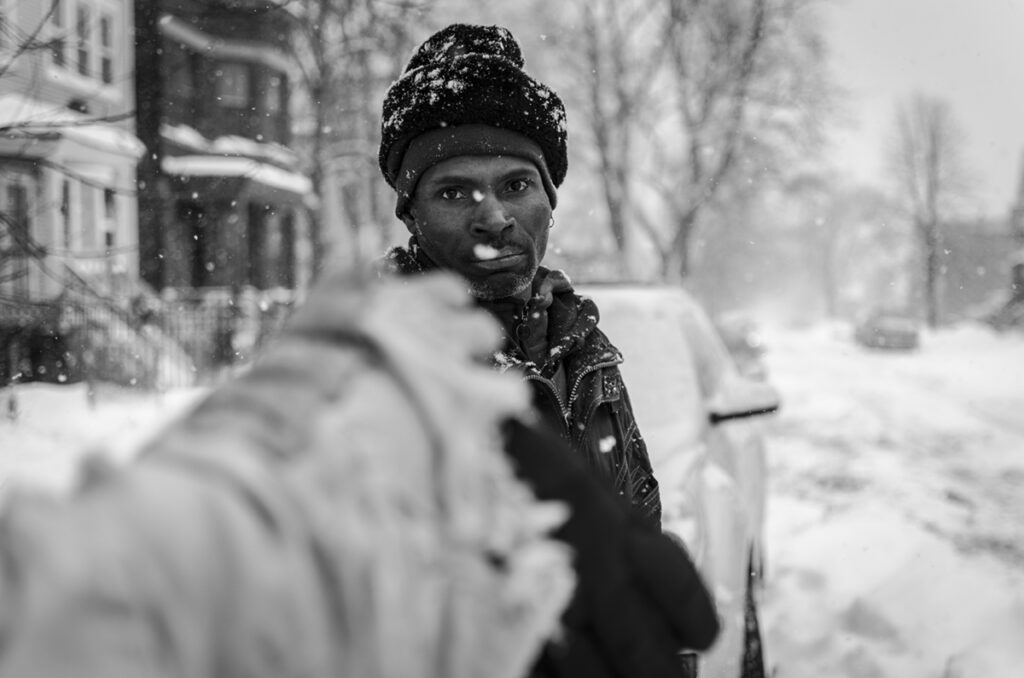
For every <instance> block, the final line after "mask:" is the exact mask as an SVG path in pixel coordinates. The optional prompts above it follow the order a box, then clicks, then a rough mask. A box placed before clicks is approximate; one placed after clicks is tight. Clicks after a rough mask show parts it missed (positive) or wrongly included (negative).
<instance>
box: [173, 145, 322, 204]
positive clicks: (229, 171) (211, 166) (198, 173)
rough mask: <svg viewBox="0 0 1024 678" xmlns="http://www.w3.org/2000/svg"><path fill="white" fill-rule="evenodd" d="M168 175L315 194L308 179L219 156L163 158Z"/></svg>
mask: <svg viewBox="0 0 1024 678" xmlns="http://www.w3.org/2000/svg"><path fill="white" fill-rule="evenodd" d="M162 166H163V170H164V172H167V173H168V174H178V175H181V176H188V177H242V178H245V179H249V180H251V181H256V182H259V183H261V184H264V185H266V186H271V187H273V188H280V189H283V190H286V191H291V192H292V193H297V194H299V195H307V194H309V193H312V192H313V183H312V182H311V181H310V180H309V177H307V176H305V175H302V174H299V173H298V172H290V171H288V170H284V169H281V168H280V167H274V166H273V165H268V164H266V163H263V162H259V161H258V160H253V159H252V158H238V157H229V156H216V155H182V156H168V157H165V158H164V159H163V164H162Z"/></svg>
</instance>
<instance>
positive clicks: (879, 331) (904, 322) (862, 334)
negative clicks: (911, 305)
mask: <svg viewBox="0 0 1024 678" xmlns="http://www.w3.org/2000/svg"><path fill="white" fill-rule="evenodd" d="M853 338H854V341H856V342H857V343H858V344H860V345H861V346H866V347H868V348H881V349H892V350H902V351H908V350H913V349H915V348H918V347H919V346H920V343H921V331H920V326H919V323H918V321H917V319H915V318H914V316H913V315H911V314H909V313H902V312H895V311H875V312H873V313H870V314H869V315H868V316H867V317H865V318H864V319H863V320H862V321H860V322H859V323H857V325H856V326H855V327H854V330H853Z"/></svg>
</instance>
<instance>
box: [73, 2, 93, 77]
mask: <svg viewBox="0 0 1024 678" xmlns="http://www.w3.org/2000/svg"><path fill="white" fill-rule="evenodd" d="M90 20H91V17H90V12H89V6H88V5H86V4H79V5H78V6H77V7H76V8H75V45H76V52H75V53H76V55H77V58H76V60H75V64H76V66H77V69H78V74H79V75H83V76H85V77H89V75H90V73H91V72H92V68H91V64H90V63H89V62H90V59H91V56H92V50H91V44H90V43H91V37H90V33H91V32H92V31H91V30H90V29H91V26H90V25H89V24H90Z"/></svg>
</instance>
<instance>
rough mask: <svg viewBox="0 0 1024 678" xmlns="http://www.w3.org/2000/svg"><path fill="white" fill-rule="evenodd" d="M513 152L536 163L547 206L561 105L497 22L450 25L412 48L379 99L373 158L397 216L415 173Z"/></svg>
mask: <svg viewBox="0 0 1024 678" xmlns="http://www.w3.org/2000/svg"><path fill="white" fill-rule="evenodd" d="M500 154H507V155H516V156H519V157H523V158H526V159H528V160H530V161H532V162H533V163H534V164H535V165H537V169H538V170H539V171H540V174H541V179H542V181H543V183H544V190H545V191H546V192H547V194H548V198H549V200H550V201H551V206H552V207H554V206H555V203H556V191H555V189H556V187H557V186H559V185H561V183H562V181H563V180H564V179H565V172H566V168H567V165H568V160H567V156H566V128H565V107H564V106H563V105H562V100H561V99H559V98H558V95H557V94H555V93H554V92H553V91H552V90H551V89H550V88H548V87H547V86H546V85H544V84H543V83H540V82H538V81H536V80H534V79H533V78H531V77H530V76H529V75H527V74H526V73H525V72H524V71H523V55H522V52H521V51H520V49H519V45H518V43H516V40H515V38H514V37H513V36H512V34H511V33H510V32H509V31H508V29H505V28H502V27H501V26H475V25H469V24H452V25H451V26H448V27H447V28H444V29H442V30H440V31H438V32H437V33H435V34H434V35H432V36H431V37H430V38H428V39H427V40H426V42H424V43H423V44H422V45H420V47H419V49H417V50H416V52H415V54H413V56H412V58H411V59H410V60H409V64H408V65H407V66H406V68H405V72H404V73H403V74H402V76H401V77H400V78H399V79H398V80H396V81H395V82H394V83H393V84H392V85H391V88H390V89H389V90H388V93H387V95H386V96H385V97H384V110H383V116H382V121H381V143H380V153H379V156H378V161H379V163H380V169H381V172H382V173H383V174H384V178H385V179H386V180H387V182H388V184H389V185H390V186H391V187H392V188H394V189H395V191H396V192H397V193H398V201H397V204H396V206H395V214H397V215H398V216H399V217H401V216H402V215H403V214H404V213H405V211H406V205H407V203H408V202H409V200H410V198H411V197H412V194H413V192H414V191H415V189H416V183H417V182H418V181H419V179H420V177H421V176H422V174H423V172H425V171H426V170H427V169H429V168H430V167H432V166H433V165H435V164H437V163H439V162H441V161H442V160H445V159H447V158H451V157H454V156H457V155H500Z"/></svg>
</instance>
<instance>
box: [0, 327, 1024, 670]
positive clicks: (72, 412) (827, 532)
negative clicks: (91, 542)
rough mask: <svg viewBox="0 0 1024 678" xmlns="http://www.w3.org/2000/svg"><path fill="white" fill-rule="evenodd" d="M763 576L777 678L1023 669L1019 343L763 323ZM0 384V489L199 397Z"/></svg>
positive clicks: (1016, 339)
mask: <svg viewBox="0 0 1024 678" xmlns="http://www.w3.org/2000/svg"><path fill="white" fill-rule="evenodd" d="M767 341H768V348H769V352H768V356H767V360H768V368H769V372H770V378H771V379H772V381H773V382H774V383H775V384H776V386H777V387H778V388H779V390H780V391H781V393H782V396H783V400H784V404H783V410H782V412H780V414H779V415H777V416H776V417H775V419H774V421H773V422H772V424H771V426H770V439H769V461H770V471H769V473H770V477H769V483H770V498H769V505H768V525H767V541H768V563H767V565H768V571H767V577H768V586H767V589H766V591H765V593H764V596H763V600H762V624H763V627H764V631H765V640H766V645H767V649H768V653H769V661H770V663H771V664H772V665H773V666H774V667H775V668H776V674H775V675H776V678H804V677H807V678H810V677H812V676H813V677H815V678H817V677H819V676H833V677H840V678H843V677H849V678H915V677H918V676H920V677H922V678H923V677H926V676H928V677H931V676H935V677H942V678H971V677H974V676H984V677H985V678H1010V677H1014V678H1016V676H1019V675H1021V671H1022V668H1021V667H1024V644H1022V643H1021V642H1020V640H1021V639H1022V638H1024V336H1021V335H1015V336H1014V335H1007V336H1000V335H995V334H992V333H991V332H989V331H987V330H985V329H983V328H978V327H964V328H959V329H955V330H946V331H942V332H938V333H932V334H927V335H925V337H924V340H923V346H922V349H921V350H919V351H916V352H911V353H879V352H872V351H868V350H865V349H861V348H859V347H857V346H855V345H854V344H853V343H852V342H851V341H850V338H849V333H848V331H847V330H845V329H843V328H837V327H819V328H814V329H813V330H803V331H799V332H795V331H781V330H776V331H772V332H769V333H768V334H767ZM11 393H12V392H11V390H10V389H4V390H0V494H2V490H3V489H4V486H5V485H4V484H5V483H6V486H7V487H9V486H11V485H12V484H14V483H17V482H30V483H36V484H43V485H47V486H51V487H64V486H66V485H67V483H68V481H69V479H70V478H71V474H72V468H73V464H74V459H75V458H76V457H77V456H79V455H80V454H81V453H82V452H83V451H87V450H94V449H106V450H108V451H109V452H110V453H111V454H112V455H113V456H114V457H115V458H124V457H126V456H128V455H129V454H130V453H131V451H132V450H133V449H134V448H135V447H136V446H137V445H138V444H139V443H140V442H141V441H143V440H145V438H147V437H148V436H150V435H152V434H153V432H154V431H155V430H156V428H157V427H158V426H159V424H160V423H161V422H162V421H164V420H166V419H168V418H170V417H172V416H174V415H175V414H177V413H179V412H181V411H183V410H184V409H185V408H187V407H188V406H189V404H191V403H193V402H194V401H195V399H196V398H197V396H199V395H201V393H202V391H200V390H189V391H171V392H168V393H165V394H162V395H157V394H153V395H141V396H140V395H138V394H137V393H135V392H131V391H126V390H118V389H113V388H103V389H101V390H100V391H99V393H98V394H97V398H96V400H95V404H94V405H93V406H92V407H90V406H89V400H88V398H87V397H86V391H85V387H84V386H83V385H76V386H48V385H41V384H30V385H24V386H19V387H18V388H17V390H16V391H14V394H15V397H16V398H17V409H18V412H19V416H18V418H17V420H15V421H12V420H9V419H7V418H5V417H4V416H3V415H4V413H6V412H7V411H8V402H9V398H10V396H11Z"/></svg>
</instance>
